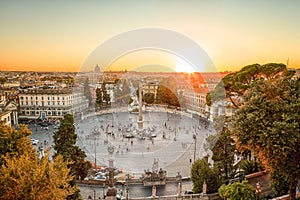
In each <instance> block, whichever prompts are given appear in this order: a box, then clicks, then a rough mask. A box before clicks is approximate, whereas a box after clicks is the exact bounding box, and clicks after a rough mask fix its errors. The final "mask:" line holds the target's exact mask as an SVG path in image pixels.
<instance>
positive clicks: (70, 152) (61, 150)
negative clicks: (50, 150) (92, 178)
mask: <svg viewBox="0 0 300 200" xmlns="http://www.w3.org/2000/svg"><path fill="white" fill-rule="evenodd" d="M53 139H54V149H55V150H56V154H55V156H57V155H62V156H63V159H64V160H65V161H67V162H71V163H69V164H68V167H69V168H70V173H71V174H72V175H73V176H74V179H80V180H83V179H84V178H85V177H86V176H87V174H88V170H89V169H90V168H91V164H90V162H88V161H85V158H86V154H85V152H84V151H82V150H81V149H80V148H79V147H78V146H76V145H75V144H76V140H77V134H76V133H75V127H74V118H73V116H72V115H70V114H67V115H65V116H64V118H63V119H61V121H60V126H59V129H58V131H56V132H55V133H54V135H53ZM70 184H71V185H76V184H75V180H73V181H71V182H70ZM78 198H80V196H79V190H77V191H76V192H75V193H74V194H73V195H72V196H68V199H78Z"/></svg>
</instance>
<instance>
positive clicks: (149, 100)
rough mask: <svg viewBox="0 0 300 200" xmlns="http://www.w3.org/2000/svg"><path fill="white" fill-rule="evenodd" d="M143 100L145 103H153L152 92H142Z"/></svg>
mask: <svg viewBox="0 0 300 200" xmlns="http://www.w3.org/2000/svg"><path fill="white" fill-rule="evenodd" d="M144 101H145V102H146V103H147V104H153V103H154V94H153V93H146V94H144Z"/></svg>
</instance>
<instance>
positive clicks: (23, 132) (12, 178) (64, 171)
mask: <svg viewBox="0 0 300 200" xmlns="http://www.w3.org/2000/svg"><path fill="white" fill-rule="evenodd" d="M30 134H31V132H30V131H29V130H28V129H27V127H26V126H25V125H20V126H19V130H15V129H13V128H11V127H9V126H7V125H5V124H4V123H3V122H1V123H0V143H1V145H0V148H1V168H0V199H17V200H18V199H20V200H21V199H22V200H23V199H25V200H26V199H64V198H65V197H66V196H67V195H70V194H72V193H74V191H75V190H76V186H71V185H69V181H70V180H72V179H73V177H72V176H70V175H69V169H68V168H67V163H64V162H63V159H62V157H61V156H58V157H57V158H55V160H54V162H50V161H49V159H48V155H47V156H46V157H44V158H42V159H41V160H38V158H37V156H36V151H35V149H34V148H33V146H32V144H31V142H30V140H29V139H28V136H29V135H30Z"/></svg>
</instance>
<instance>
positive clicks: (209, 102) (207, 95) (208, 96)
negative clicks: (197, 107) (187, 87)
mask: <svg viewBox="0 0 300 200" xmlns="http://www.w3.org/2000/svg"><path fill="white" fill-rule="evenodd" d="M205 102H206V105H208V106H211V105H212V100H211V94H210V92H208V93H207V94H206V97H205Z"/></svg>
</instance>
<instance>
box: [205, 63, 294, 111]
mask: <svg viewBox="0 0 300 200" xmlns="http://www.w3.org/2000/svg"><path fill="white" fill-rule="evenodd" d="M291 75H292V73H291V72H289V71H288V70H287V68H286V66H285V65H284V64H278V63H268V64H265V65H259V64H252V65H247V66H245V67H243V68H242V69H241V70H239V71H237V72H233V73H230V74H228V75H226V76H225V77H223V78H222V81H221V82H220V83H219V84H218V85H217V86H216V88H215V90H214V91H212V92H211V93H210V97H211V99H212V101H217V100H218V99H223V98H224V97H228V98H229V99H230V100H231V102H232V103H233V105H234V106H235V107H239V106H240V105H241V101H240V98H239V97H241V96H242V95H243V94H245V93H246V91H247V90H248V89H249V88H251V87H252V86H253V85H255V84H256V82H257V81H258V80H260V79H267V80H274V79H278V78H279V77H280V76H291ZM224 89H225V90H224Z"/></svg>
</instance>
